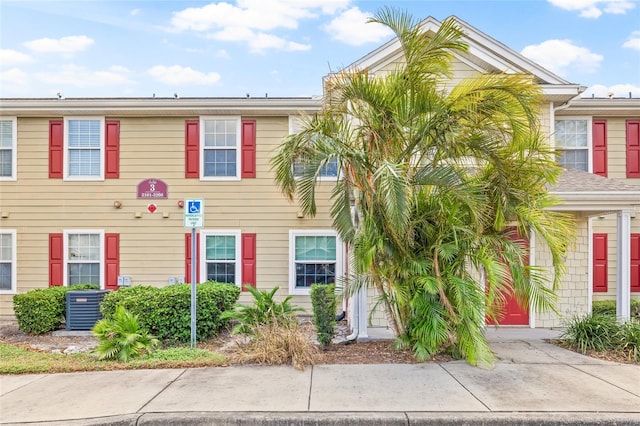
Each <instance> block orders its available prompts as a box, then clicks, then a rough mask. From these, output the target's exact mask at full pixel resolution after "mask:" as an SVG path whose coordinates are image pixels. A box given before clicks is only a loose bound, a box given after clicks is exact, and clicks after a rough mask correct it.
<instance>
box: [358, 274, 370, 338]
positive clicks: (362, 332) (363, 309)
mask: <svg viewBox="0 0 640 426" xmlns="http://www.w3.org/2000/svg"><path fill="white" fill-rule="evenodd" d="M356 297H357V298H358V308H359V311H360V312H359V315H360V318H359V321H358V339H362V338H365V339H366V338H367V337H369V334H368V333H367V325H368V324H369V303H367V286H366V285H363V286H362V288H360V291H359V292H358V294H357V295H356Z"/></svg>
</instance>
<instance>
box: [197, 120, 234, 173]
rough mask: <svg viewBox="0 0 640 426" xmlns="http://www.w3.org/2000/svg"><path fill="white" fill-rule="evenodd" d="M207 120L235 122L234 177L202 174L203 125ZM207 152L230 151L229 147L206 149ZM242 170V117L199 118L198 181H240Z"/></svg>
mask: <svg viewBox="0 0 640 426" xmlns="http://www.w3.org/2000/svg"><path fill="white" fill-rule="evenodd" d="M209 120H226V121H229V120H235V121H236V145H235V150H236V175H235V176H205V174H204V151H205V146H204V133H205V132H204V130H205V129H204V128H205V126H204V123H205V121H209ZM206 149H208V150H215V149H232V147H230V146H225V147H208V148H206ZM241 170H242V117H240V116H239V115H207V116H201V117H200V180H201V181H224V180H227V181H229V180H240V179H241V174H240V173H241Z"/></svg>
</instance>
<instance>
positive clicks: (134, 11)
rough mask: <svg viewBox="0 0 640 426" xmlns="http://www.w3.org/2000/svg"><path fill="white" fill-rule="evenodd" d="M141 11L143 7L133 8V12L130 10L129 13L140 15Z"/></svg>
mask: <svg viewBox="0 0 640 426" xmlns="http://www.w3.org/2000/svg"><path fill="white" fill-rule="evenodd" d="M141 12H142V9H133V10H131V12H129V15H131V16H138V15H140V13H141Z"/></svg>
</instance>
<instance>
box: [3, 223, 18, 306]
mask: <svg viewBox="0 0 640 426" xmlns="http://www.w3.org/2000/svg"><path fill="white" fill-rule="evenodd" d="M0 234H3V235H11V289H9V290H6V289H0V294H16V292H17V283H18V278H17V276H16V274H17V272H18V260H17V254H18V248H17V246H16V244H17V238H16V230H15V229H0Z"/></svg>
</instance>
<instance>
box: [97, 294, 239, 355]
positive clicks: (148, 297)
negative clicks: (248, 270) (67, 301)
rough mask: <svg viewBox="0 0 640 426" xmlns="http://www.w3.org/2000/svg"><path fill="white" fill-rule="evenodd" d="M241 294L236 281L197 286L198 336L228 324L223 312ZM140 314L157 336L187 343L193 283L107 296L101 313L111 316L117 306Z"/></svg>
mask: <svg viewBox="0 0 640 426" xmlns="http://www.w3.org/2000/svg"><path fill="white" fill-rule="evenodd" d="M239 297H240V288H238V287H237V286H236V285H233V284H222V283H216V282H205V283H201V284H198V285H197V286H196V302H197V303H196V329H197V334H196V338H197V339H198V340H201V339H206V338H208V337H212V336H214V335H215V334H216V333H217V332H218V330H220V328H221V327H222V326H223V325H225V324H226V320H223V319H222V318H221V314H222V312H224V311H226V310H229V309H232V308H233V306H234V304H235V303H236V302H237V300H238V298H239ZM118 305H122V306H123V307H124V308H125V309H126V310H128V311H129V312H131V313H133V314H135V315H137V316H138V320H139V322H140V325H141V326H142V327H144V328H145V329H147V330H148V331H149V332H151V333H152V334H153V335H155V336H156V337H157V338H159V339H161V340H165V341H170V342H183V343H187V342H189V341H190V339H191V286H190V285H189V284H176V285H172V286H167V287H150V286H135V287H128V288H122V289H120V290H118V291H114V292H111V293H108V294H106V295H105V297H104V300H103V301H102V303H101V305H100V310H101V312H102V315H103V316H104V317H105V318H107V319H110V318H112V317H113V315H114V314H115V311H116V306H118Z"/></svg>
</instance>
